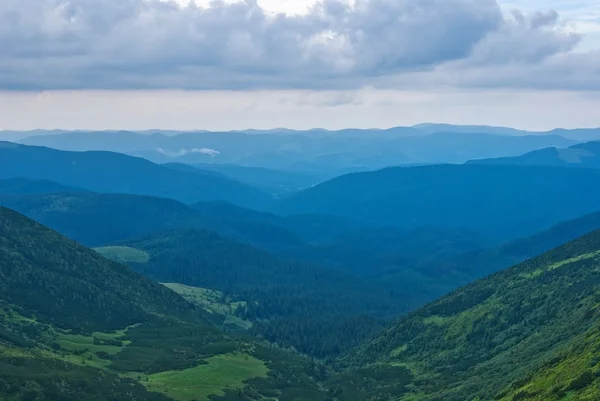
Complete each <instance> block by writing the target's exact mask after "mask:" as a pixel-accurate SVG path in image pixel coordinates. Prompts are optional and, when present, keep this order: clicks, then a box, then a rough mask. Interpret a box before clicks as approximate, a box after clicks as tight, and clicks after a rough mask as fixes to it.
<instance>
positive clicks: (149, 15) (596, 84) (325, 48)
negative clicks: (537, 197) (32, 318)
mask: <svg viewBox="0 0 600 401" xmlns="http://www.w3.org/2000/svg"><path fill="white" fill-rule="evenodd" d="M597 110H600V2H597V1H596V0H502V1H496V0H258V1H257V0H231V1H214V0H195V1H193V2H190V1H189V0H177V1H174V0H103V1H102V2H99V1H97V0H2V1H0V129H4V130H29V129H38V128H42V129H136V130H141V129H153V128H161V129H175V130H194V129H209V130H232V129H247V128H257V129H267V128H276V127H286V128H296V129H309V128H314V127H323V128H331V129H338V128H347V127H357V128H370V127H377V128H385V127H391V126H398V125H412V124H417V123H421V122H446V123H454V124H488V125H502V126H512V127H517V128H524V129H536V130H543V129H551V128H555V127H565V128H574V127H599V126H600V113H598V112H597ZM1 135H2V134H1V133H0V138H1Z"/></svg>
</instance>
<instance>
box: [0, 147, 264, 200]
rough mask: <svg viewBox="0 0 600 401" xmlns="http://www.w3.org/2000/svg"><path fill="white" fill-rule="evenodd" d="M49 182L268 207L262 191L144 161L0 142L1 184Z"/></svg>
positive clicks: (104, 153)
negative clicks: (9, 181)
mask: <svg viewBox="0 0 600 401" xmlns="http://www.w3.org/2000/svg"><path fill="white" fill-rule="evenodd" d="M6 178H30V179H36V180H51V181H55V182H57V183H60V184H62V185H66V186H73V187H78V188H83V189H87V190H91V191H97V192H108V193H125V194H136V195H149V196H159V197H164V198H172V199H176V200H179V201H181V202H187V203H192V202H197V201H201V200H224V201H229V202H231V203H234V204H238V205H242V206H247V207H257V208H260V207H264V206H265V205H267V204H268V203H269V202H270V197H269V196H268V195H266V194H264V193H263V192H261V191H260V190H258V189H256V188H253V187H250V186H247V185H244V184H241V183H239V182H237V181H234V180H231V179H228V178H226V177H224V176H219V175H215V174H214V173H212V172H207V173H206V174H201V170H198V173H197V174H194V173H187V172H181V171H177V170H174V169H171V168H168V167H165V166H160V165H157V164H154V163H151V162H149V161H147V160H145V159H141V158H137V157H132V156H127V155H124V154H119V153H111V152H66V151H60V150H55V149H50V148H44V147H37V146H24V145H17V144H13V143H10V142H0V179H6Z"/></svg>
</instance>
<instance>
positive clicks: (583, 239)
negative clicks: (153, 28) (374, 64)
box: [0, 127, 600, 401]
mask: <svg viewBox="0 0 600 401" xmlns="http://www.w3.org/2000/svg"><path fill="white" fill-rule="evenodd" d="M446 128H447V127H446ZM459 128H460V127H457V128H456V129H459ZM423 129H425V128H423ZM427 129H433V128H431V127H429V128H427ZM69 135H75V134H69ZM77 135H79V134H77ZM185 135H187V136H189V137H190V138H191V137H192V136H191V134H185ZM244 135H247V134H244ZM261 135H266V136H269V135H271V134H261ZM328 135H330V134H324V136H325V137H327V136H328ZM355 135H357V137H359V138H360V137H361V135H363V133H360V132H357V133H355ZM427 135H428V134H427ZM461 135H471V134H466V133H463V134H461ZM486 135H488V134H486ZM490 135H495V134H490ZM437 136H439V135H437ZM200 137H202V136H199V137H198V138H200ZM44 138H45V140H48V141H54V140H59V139H60V137H59V136H57V137H56V138H51V137H44ZM90 138H91V139H92V140H93V136H90ZM132 138H133V136H132ZM169 138H176V140H183V139H184V138H178V136H177V135H175V136H171V137H169ZM177 138H178V139H177ZM198 138H196V140H197V139H198ZM291 138H292V139H293V135H292V137H291ZM409 138H412V137H410V136H409ZM419 138H420V136H419ZM435 138H436V135H435V134H434V135H433V138H429V139H428V140H434V139H435ZM448 138H450V137H448ZM264 139H267V138H263V137H261V138H259V140H264ZM271 139H273V140H275V138H271ZM405 139H406V138H405ZM471 139H472V140H473V141H475V142H472V143H471V145H472V146H476V143H477V141H478V140H481V137H480V136H474V137H473V138H471ZM488 139H489V138H488ZM173 140H175V139H173ZM277 140H280V139H277ZM435 140H437V139H435ZM546 140H551V141H555V140H556V138H554V137H552V138H545V139H544V141H546ZM544 141H541V140H540V141H539V142H540V143H542V142H544ZM569 141H572V142H577V139H569ZM25 142H26V141H25ZM567 142H568V141H567ZM536 143H537V142H536ZM544 143H545V142H544ZM564 143H566V142H564ZM568 145H572V144H571V143H568ZM86 146H87V145H86ZM207 146H208V145H207ZM536 146H537V145H536ZM594 146H595V144H594V143H584V144H576V145H573V148H566V149H562V150H556V152H559V153H560V154H562V155H563V156H564V155H565V154H567V153H568V154H571V153H573V152H572V150H570V149H583V148H585V149H587V150H586V151H587V152H589V154H592V153H593V149H594ZM92 149H93V148H92ZM82 150H85V151H82ZM113 151H114V150H111V149H103V150H102V151H98V150H93V151H90V149H88V148H86V149H70V150H62V151H58V150H54V149H50V148H43V147H38V146H29V145H23V144H18V145H17V144H9V143H6V142H4V143H2V145H1V146H0V153H1V158H0V167H1V168H0V279H1V280H0V399H2V400H3V401H21V400H43V401H46V400H48V401H54V400H66V401H70V400H73V401H74V400H80V399H90V400H104V399H112V400H118V401H120V400H135V399H143V400H157V401H163V400H164V401H167V400H172V401H199V400H203V401H204V400H205V401H275V400H278V401H301V400H316V401H320V400H322V401H373V400H377V401H389V400H395V401H438V400H442V399H443V400H449V401H463V400H467V399H468V400H477V401H484V400H486V401H487V400H490V401H491V400H502V401H515V400H532V401H542V400H543V401H546V400H551V401H564V400H586V401H587V400H590V401H591V400H595V399H596V398H597V397H598V396H600V394H598V393H597V388H598V379H597V377H600V372H597V370H598V366H600V365H598V360H600V359H599V358H600V354H599V353H598V352H600V348H598V346H599V344H600V342H599V341H600V339H599V338H597V337H598V336H596V334H595V333H596V331H597V328H598V324H599V322H600V320H598V319H600V315H599V314H598V311H597V304H598V299H597V298H598V294H597V285H598V283H600V281H599V280H600V279H599V277H600V276H599V275H598V274H599V272H598V269H599V266H600V235H599V233H598V231H596V230H598V229H600V214H599V211H600V193H599V192H598V188H600V185H598V184H599V183H600V175H599V174H600V173H599V172H598V170H597V169H596V168H595V167H594V165H593V157H592V156H586V157H588V158H586V159H583V158H581V159H580V161H581V163H584V165H577V166H573V165H570V163H575V162H573V160H574V159H572V158H571V159H569V160H570V162H569V165H562V164H560V163H556V162H555V161H553V159H548V160H543V158H539V157H537V156H536V157H532V156H530V155H529V154H525V155H523V156H520V157H521V158H522V159H523V160H526V161H525V162H521V161H519V160H521V159H520V158H519V157H512V156H511V157H507V158H501V159H489V160H482V159H478V160H472V161H469V162H467V160H464V162H466V163H465V164H454V165H450V164H443V163H442V161H443V159H442V158H440V159H438V160H439V162H438V163H434V164H433V165H424V166H419V165H415V166H411V167H408V166H404V167H388V168H384V169H382V170H374V171H369V170H370V169H371V167H373V166H370V167H369V168H367V167H365V166H362V167H360V168H357V169H356V171H353V169H354V168H353V167H351V164H352V163H350V164H347V163H348V162H344V163H345V164H344V166H345V167H344V168H342V169H337V167H336V169H337V170H336V169H331V170H328V171H325V170H319V171H321V173H319V174H318V173H317V171H316V170H318V169H315V170H313V167H314V166H313V167H311V168H304V167H303V168H297V167H293V168H291V167H290V169H288V170H283V169H281V170H278V168H280V167H281V166H279V167H278V166H277V165H269V166H259V165H256V166H243V165H236V164H233V163H232V162H231V161H227V162H226V163H223V164H222V165H220V164H219V163H217V164H210V165H209V164H206V162H205V161H204V162H203V161H198V163H195V164H192V163H190V164H184V161H183V160H177V161H173V162H170V163H165V164H157V163H155V162H153V161H149V160H145V159H142V158H139V157H134V156H130V155H125V154H118V153H112V152H113ZM536 152H541V153H542V154H545V153H548V154H550V153H552V152H550V151H549V150H545V149H543V150H534V153H536ZM127 153H130V154H133V153H135V152H133V151H128V152H127ZM561 157H562V156H561ZM532 160H535V161H532ZM561 160H564V157H563V158H562V159H561ZM163 162H165V161H164V160H163ZM574 167H579V168H574ZM334 171H336V172H334ZM346 172H350V173H349V174H346ZM339 174H341V175H339ZM107 397H110V398H107Z"/></svg>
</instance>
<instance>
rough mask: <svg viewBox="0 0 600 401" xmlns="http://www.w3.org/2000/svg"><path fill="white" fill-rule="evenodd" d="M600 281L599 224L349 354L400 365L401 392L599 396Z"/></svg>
mask: <svg viewBox="0 0 600 401" xmlns="http://www.w3.org/2000/svg"><path fill="white" fill-rule="evenodd" d="M599 283H600V231H595V232H593V233H591V234H588V235H586V236H584V237H581V238H579V239H577V240H575V241H572V242H570V243H568V244H566V245H564V246H562V247H560V248H557V249H555V250H553V251H550V252H548V253H546V254H544V255H542V256H539V257H536V258H534V259H531V260H529V261H527V262H524V263H522V264H520V265H517V266H515V267H513V268H511V269H508V270H506V271H503V272H501V273H497V274H495V275H493V276H491V277H489V278H487V279H484V280H481V281H477V282H475V283H473V284H470V285H468V286H466V287H464V288H462V289H460V290H458V291H456V292H454V293H452V294H450V295H448V296H445V297H443V298H441V299H440V300H438V301H436V302H433V303H431V304H429V305H427V306H426V307H424V308H422V309H419V310H417V311H415V312H413V313H411V314H410V315H408V316H406V317H405V318H402V319H400V320H399V321H398V322H397V323H396V324H394V325H393V326H392V327H390V328H389V329H387V330H386V331H384V332H383V333H382V334H381V336H379V337H378V338H377V339H375V340H373V341H372V342H370V343H369V344H367V345H365V346H364V347H363V348H362V349H360V350H359V351H358V352H357V353H355V354H353V355H352V356H350V357H348V359H347V360H346V362H347V363H349V364H350V365H351V366H358V367H359V369H366V370H367V371H371V372H373V371H381V370H386V369H387V370H389V369H396V370H401V371H402V372H403V374H402V375H400V372H396V373H397V374H398V376H399V377H402V383H398V382H397V383H396V384H401V385H398V386H396V387H395V388H394V394H395V396H396V399H400V400H423V401H425V400H431V401H433V400H440V399H444V400H449V401H463V400H473V399H478V400H492V399H495V400H502V401H511V400H538V401H542V400H543V401H553V400H565V399H571V400H590V401H591V400H596V399H598V397H600V392H599V390H598V389H599V386H598V380H599V379H598V376H599V374H598V369H599V366H598V361H599V359H598V350H600V336H599V335H598V333H599V331H598V329H599V328H600V312H599V310H598V302H599V301H600V297H599V294H598V291H597V289H598V284H599ZM373 363H376V364H375V365H373ZM378 364H380V365H378ZM351 372H352V371H350V372H349V373H346V375H350V374H351ZM339 386H340V388H341V387H344V388H345V389H346V391H347V390H348V388H349V387H348V386H347V383H340V384H339ZM374 386H375V387H377V388H380V391H385V381H382V380H379V382H378V383H376V384H375V385H374ZM358 399H360V398H358Z"/></svg>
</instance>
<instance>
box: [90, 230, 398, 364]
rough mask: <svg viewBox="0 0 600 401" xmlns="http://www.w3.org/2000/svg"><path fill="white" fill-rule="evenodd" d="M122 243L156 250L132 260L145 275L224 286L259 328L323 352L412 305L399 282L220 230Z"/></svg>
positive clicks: (331, 352)
mask: <svg viewBox="0 0 600 401" xmlns="http://www.w3.org/2000/svg"><path fill="white" fill-rule="evenodd" d="M120 245H121V246H126V247H127V249H128V250H129V252H130V253H131V250H137V251H141V252H144V253H145V254H146V255H148V258H147V260H141V261H139V260H135V259H133V260H130V262H129V265H130V266H131V267H133V268H134V269H135V270H137V271H138V272H140V273H142V274H144V275H145V276H147V277H149V278H152V279H155V280H157V281H160V282H166V283H179V284H184V285H187V286H193V287H199V288H207V289H211V290H218V291H221V292H222V293H224V294H225V296H229V297H232V298H233V299H234V300H236V301H240V302H244V303H245V304H246V308H244V309H241V310H239V311H238V312H239V314H238V315H239V316H240V317H242V318H244V319H247V320H250V321H253V322H254V323H255V325H254V327H253V331H254V332H255V333H256V334H260V335H262V336H264V337H265V338H267V339H268V340H271V341H273V342H276V343H279V344H283V345H286V346H293V347H295V348H296V349H297V350H299V351H301V352H303V353H306V354H310V355H312V356H316V357H319V358H331V357H332V356H336V355H337V354H339V352H341V351H343V350H346V349H348V348H349V347H352V346H356V345H358V344H359V342H360V341H361V340H364V339H365V338H368V337H369V336H371V335H374V334H375V333H376V332H377V330H378V329H380V328H381V327H382V324H383V322H384V321H385V320H384V319H386V318H389V317H391V316H396V315H398V314H399V313H401V312H405V311H406V310H407V307H408V306H407V303H406V297H405V296H404V295H403V294H402V293H401V292H400V291H396V290H394V289H393V287H392V286H389V285H384V284H375V283H373V282H372V281H369V280H365V279H359V278H357V277H354V276H352V275H349V274H345V273H342V272H340V271H336V270H333V269H330V268H327V267H323V266H319V265H314V264H310V263H302V262H297V261H291V260H287V259H284V258H281V257H277V256H275V255H272V254H269V253H267V252H265V251H263V250H260V249H257V248H254V247H252V246H250V245H247V244H242V243H239V242H236V241H234V240H232V239H229V238H225V237H221V236H219V235H218V234H216V233H214V232H208V231H198V230H177V231H169V232H165V233H162V234H157V235H153V236H149V237H147V238H143V239H140V240H134V241H127V242H124V243H122V244H120ZM99 251H102V249H100V250H99Z"/></svg>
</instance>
